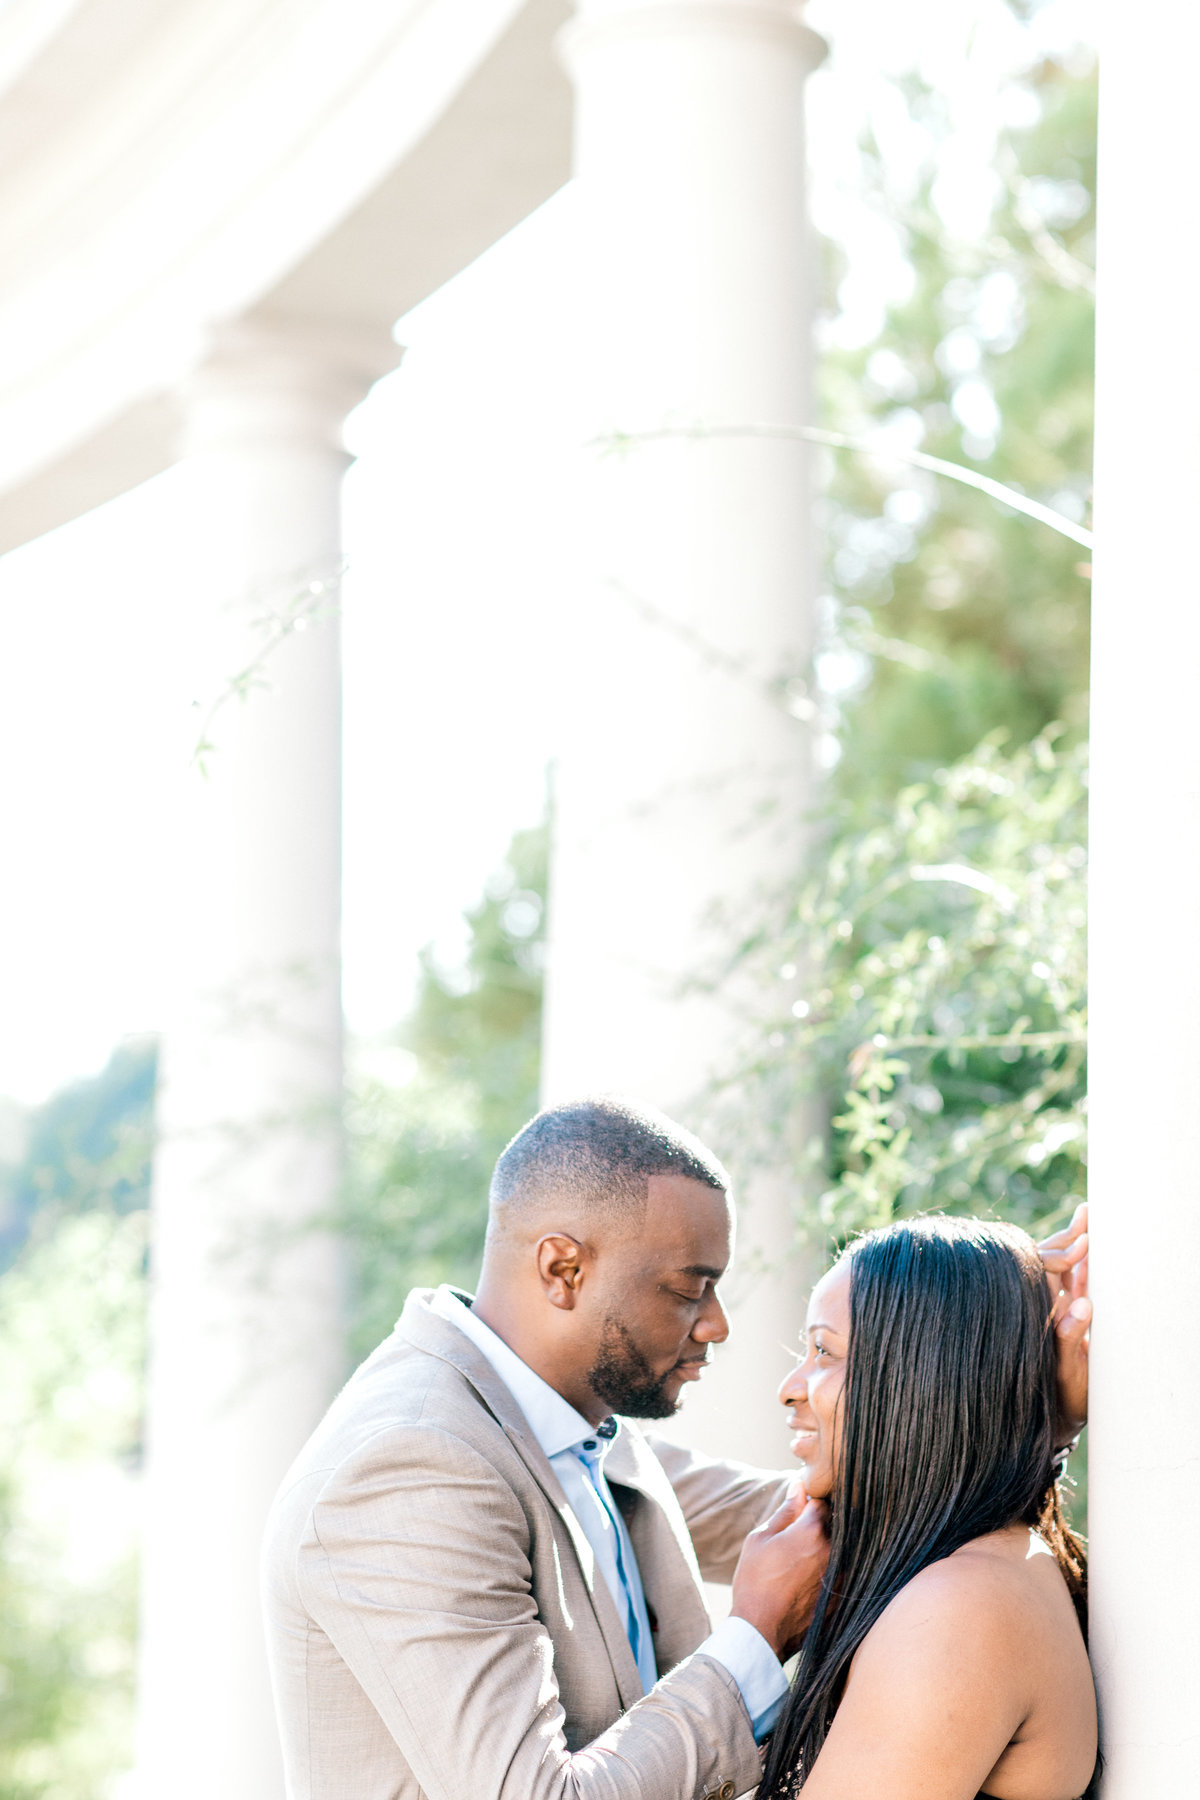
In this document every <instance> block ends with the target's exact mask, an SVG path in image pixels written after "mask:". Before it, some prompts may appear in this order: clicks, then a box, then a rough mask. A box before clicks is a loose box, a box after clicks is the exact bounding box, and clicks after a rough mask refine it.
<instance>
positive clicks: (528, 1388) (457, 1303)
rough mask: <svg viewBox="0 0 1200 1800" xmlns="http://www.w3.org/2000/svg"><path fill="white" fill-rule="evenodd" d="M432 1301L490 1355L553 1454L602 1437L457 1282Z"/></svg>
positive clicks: (544, 1449)
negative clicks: (456, 1288) (483, 1315)
mask: <svg viewBox="0 0 1200 1800" xmlns="http://www.w3.org/2000/svg"><path fill="white" fill-rule="evenodd" d="M430 1306H431V1309H432V1311H434V1312H435V1313H437V1315H438V1317H439V1318H442V1319H446V1320H448V1321H449V1322H450V1324H452V1325H457V1326H458V1329H459V1330H460V1331H461V1332H463V1333H464V1334H465V1335H466V1336H467V1337H469V1338H470V1340H471V1342H472V1343H473V1344H474V1346H475V1348H476V1349H477V1350H478V1351H479V1352H480V1354H481V1355H482V1356H486V1358H487V1360H488V1362H489V1363H490V1364H491V1365H492V1368H493V1369H494V1370H495V1371H496V1373H497V1375H498V1376H499V1377H500V1379H501V1381H502V1382H503V1383H504V1385H505V1387H506V1388H507V1389H508V1391H509V1393H510V1394H511V1395H512V1397H513V1399H514V1400H515V1401H516V1403H517V1405H518V1406H519V1407H520V1409H521V1411H522V1412H523V1413H524V1415H525V1417H526V1419H527V1420H528V1423H529V1428H530V1430H531V1431H532V1432H533V1435H534V1437H535V1438H536V1439H537V1441H538V1443H539V1444H540V1446H541V1448H542V1452H543V1454H544V1455H545V1457H546V1459H547V1460H549V1459H550V1458H551V1457H554V1456H558V1455H560V1454H561V1452H562V1451H564V1450H573V1449H576V1448H577V1447H578V1446H579V1445H580V1444H581V1443H583V1442H584V1441H585V1440H587V1439H594V1438H596V1430H595V1428H594V1426H591V1425H589V1424H588V1422H587V1420H586V1419H585V1418H584V1416H583V1414H582V1413H579V1412H576V1410H575V1408H574V1407H573V1406H572V1405H571V1403H570V1402H569V1401H568V1400H564V1399H563V1397H562V1395H561V1394H560V1393H558V1391H557V1390H556V1389H555V1388H552V1387H551V1386H550V1383H549V1382H548V1381H543V1380H542V1377H541V1376H540V1375H538V1374H535V1372H534V1371H533V1370H532V1369H531V1368H530V1367H529V1364H528V1363H527V1362H523V1361H522V1359H521V1358H520V1357H519V1356H518V1355H517V1353H516V1351H515V1350H513V1349H511V1348H510V1347H509V1345H508V1344H506V1343H505V1342H504V1339H503V1338H502V1337H497V1335H496V1333H495V1332H494V1331H493V1330H492V1328H491V1326H490V1325H485V1324H484V1322H483V1320H482V1319H481V1318H480V1317H479V1316H478V1314H476V1313H474V1312H472V1310H471V1308H470V1306H469V1305H468V1304H467V1303H466V1301H465V1300H464V1299H463V1297H462V1296H461V1295H459V1294H457V1293H455V1291H454V1289H453V1288H451V1287H445V1286H443V1287H440V1288H438V1290H437V1292H436V1294H435V1295H434V1297H433V1299H432V1301H431V1302H430ZM614 1437H615V1434H614ZM613 1441H614V1440H613V1439H612V1438H610V1439H609V1440H608V1441H607V1443H606V1442H605V1440H604V1439H603V1438H601V1439H600V1440H599V1442H600V1443H601V1444H603V1445H604V1448H605V1449H607V1448H608V1444H610V1443H612V1442H613Z"/></svg>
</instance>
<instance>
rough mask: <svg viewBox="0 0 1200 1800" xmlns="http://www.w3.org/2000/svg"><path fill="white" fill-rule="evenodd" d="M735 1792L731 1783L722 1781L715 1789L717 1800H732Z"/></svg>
mask: <svg viewBox="0 0 1200 1800" xmlns="http://www.w3.org/2000/svg"><path fill="white" fill-rule="evenodd" d="M736 1792H737V1789H736V1788H735V1787H734V1785H733V1783H732V1781H723V1782H722V1783H721V1785H720V1787H719V1788H718V1789H717V1800H733V1796H734V1795H735V1794H736Z"/></svg>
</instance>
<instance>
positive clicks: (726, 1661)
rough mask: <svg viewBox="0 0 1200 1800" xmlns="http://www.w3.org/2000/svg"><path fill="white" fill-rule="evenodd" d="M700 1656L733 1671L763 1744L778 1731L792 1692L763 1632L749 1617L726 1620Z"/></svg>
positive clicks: (752, 1722)
mask: <svg viewBox="0 0 1200 1800" xmlns="http://www.w3.org/2000/svg"><path fill="white" fill-rule="evenodd" d="M696 1655H697V1656H711V1657H714V1658H715V1659H716V1661H717V1662H719V1663H720V1664H721V1665H722V1667H723V1668H726V1669H728V1670H729V1673H730V1674H731V1675H732V1676H733V1679H734V1680H735V1681H736V1682H737V1684H738V1687H739V1688H740V1689H741V1692H742V1699H743V1700H744V1701H745V1703H746V1711H747V1712H748V1713H749V1714H750V1723H751V1725H752V1726H753V1727H754V1741H755V1743H756V1744H761V1743H762V1741H763V1739H764V1738H765V1737H767V1736H768V1735H769V1733H770V1732H772V1731H774V1729H775V1723H776V1721H777V1719H778V1718H779V1715H780V1713H781V1712H782V1710H783V1703H784V1700H785V1699H786V1698H787V1691H788V1684H787V1677H786V1676H785V1674H784V1672H783V1667H782V1665H781V1663H780V1661H779V1658H778V1657H777V1656H776V1654H775V1652H774V1651H773V1650H772V1648H771V1646H770V1644H768V1642H767V1640H766V1638H765V1637H764V1636H763V1634H762V1632H761V1631H756V1630H755V1629H754V1626H753V1625H751V1623H750V1621H749V1620H748V1619H735V1618H729V1619H725V1620H723V1621H722V1623H721V1624H720V1625H718V1626H717V1629H716V1630H715V1631H714V1632H712V1633H711V1634H710V1636H708V1637H706V1638H705V1640H704V1642H703V1643H702V1644H701V1646H700V1648H699V1649H698V1650H697V1652H696Z"/></svg>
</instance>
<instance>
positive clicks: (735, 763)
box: [545, 0, 823, 1460]
mask: <svg viewBox="0 0 1200 1800" xmlns="http://www.w3.org/2000/svg"><path fill="white" fill-rule="evenodd" d="M798 13H799V8H798V7H797V6H796V5H794V4H791V3H790V0H580V4H579V6H578V9H577V15H576V17H575V19H574V20H573V22H572V23H571V24H570V26H568V28H567V30H566V32H565V34H564V39H563V47H564V53H565V56H566V60H567V63H568V66H569V68H570V71H571V73H572V76H573V78H574V82H575V89H576V97H577V124H576V167H577V172H578V175H579V178H580V183H581V191H582V198H583V202H584V207H585V210H586V217H587V221H588V232H589V269H588V283H587V285H588V288H589V291H590V310H589V319H590V335H589V341H588V344H587V350H586V354H587V355H588V357H589V358H591V359H593V361H594V375H595V382H594V399H593V402H592V413H593V417H594V421H595V431H596V433H597V435H598V436H599V438H600V439H601V446H600V448H599V449H598V450H596V451H595V452H594V453H593V466H592V469H591V471H590V474H589V482H590V486H591V490H592V492H591V502H590V506H589V513H590V518H591V521H592V539H593V541H592V542H591V544H590V545H589V546H588V552H587V555H588V561H589V563H590V590H589V593H588V596H587V605H586V607H585V609H584V615H583V622H582V624H581V626H580V630H579V637H578V640H577V643H576V648H575V654H574V657H573V662H572V666H571V668H570V671H569V683H570V688H569V696H570V710H571V714H572V719H571V725H570V731H569V738H568V742H567V744H566V747H565V749H564V752H563V756H562V761H561V767H560V773H559V780H558V784H557V794H556V803H557V804H556V829H555V838H556V841H555V851H554V860H553V869H552V880H551V902H550V906H551V913H550V931H551V948H550V960H549V971H548V994H547V1017H546V1035H545V1067H546V1080H545V1091H546V1095H547V1098H549V1099H558V1098H561V1097H563V1096H565V1095H568V1094H571V1093H578V1092H580V1091H586V1090H594V1089H598V1088H608V1089H617V1090H620V1091H623V1092H626V1093H631V1094H633V1095H635V1096H638V1097H641V1098H643V1099H645V1100H649V1101H652V1102H656V1103H658V1104H660V1105H662V1106H664V1107H666V1108H668V1109H670V1110H674V1111H676V1112H678V1113H679V1115H680V1116H681V1117H683V1118H684V1119H685V1120H686V1121H687V1122H689V1123H693V1124H694V1125H695V1126H696V1127H697V1128H698V1129H701V1130H707V1131H709V1133H710V1135H711V1136H712V1138H713V1141H714V1143H715V1145H716V1147H718V1148H721V1147H726V1146H727V1143H732V1144H733V1148H734V1150H736V1151H737V1152H738V1158H737V1160H738V1162H739V1163H740V1164H741V1165H742V1172H743V1173H744V1172H745V1157H744V1155H743V1154H742V1146H741V1145H739V1144H738V1143H737V1141H736V1139H735V1138H733V1137H732V1135H731V1134H730V1133H729V1132H728V1131H725V1132H723V1131H722V1129H721V1126H720V1124H719V1123H716V1122H715V1121H716V1119H717V1116H718V1114H719V1111H720V1109H719V1108H718V1107H717V1106H714V1105H713V1104H712V1102H711V1099H710V1098H708V1097H707V1089H708V1086H709V1083H710V1081H711V1080H712V1078H713V1077H714V1076H716V1075H719V1074H721V1073H723V1072H725V1071H727V1070H728V1069H729V1068H730V1066H731V1065H732V1064H733V1063H734V1062H735V1060H736V1058H737V1056H738V1054H739V1051H740V1049H741V1047H742V1045H743V1043H744V1042H745V1041H746V1039H747V1035H748V1034H747V1031H746V1022H747V1010H748V1009H749V1011H750V1013H751V1014H753V1013H754V1012H755V1011H756V1010H758V1009H759V1001H758V999H757V997H756V996H754V995H753V994H752V993H751V992H750V991H749V990H748V989H747V988H746V986H745V984H744V983H741V982H739V981H736V980H729V979H726V978H725V976H724V968H723V965H724V963H725V961H726V960H727V959H728V957H729V954H730V952H731V951H732V949H733V948H734V946H735V945H736V944H737V943H738V941H739V939H740V937H741V935H742V934H743V933H745V932H747V931H749V930H751V929H753V926H754V924H755V923H756V922H757V910H756V909H757V905H758V901H759V898H760V896H761V894H762V893H763V892H766V891H771V890H774V889H776V888H778V886H779V885H780V884H781V883H782V881H783V880H784V879H785V878H786V877H787V876H788V875H793V874H795V872H796V871H797V869H798V867H799V862H800V843H801V835H802V821H803V815H804V810H805V805H806V800H807V796H808V793H809V762H810V736H811V719H810V717H808V716H807V715H810V714H811V706H810V704H809V702H808V700H807V695H806V691H805V686H804V684H805V683H806V681H807V678H808V661H809V654H810V605H811V594H812V578H811V568H812V564H813V560H814V559H813V534H812V525H811V519H810V505H809V493H808V483H807V460H808V459H807V456H806V453H805V449H804V447H803V445H802V444H801V443H800V442H798V441H797V439H796V438H795V437H794V436H791V437H789V436H788V435H787V433H788V432H789V431H791V432H794V431H795V429H796V428H798V427H800V426H802V425H804V424H805V423H807V422H808V419H809V412H808V390H809V360H810V342H809V311H810V286H811V282H812V273H813V258H812V255H811V253H810V248H809V238H808V229H807V224H806V208H805V155H804V82H805V78H806V76H807V74H808V73H809V71H810V70H811V69H812V68H813V67H815V65H816V63H817V62H818V61H819V60H820V56H821V54H822V52H823V45H822V44H821V41H820V39H818V38H816V37H815V36H814V34H813V33H812V32H810V31H809V30H808V29H807V28H806V27H805V26H803V25H802V24H801V23H800V21H799V17H798ZM664 428H665V429H666V430H667V431H668V432H673V431H676V430H678V431H681V432H682V433H683V434H684V435H681V436H666V437H662V436H656V437H652V438H651V439H650V441H642V440H641V438H640V434H643V433H652V434H653V433H661V432H662V431H663V430H664ZM772 432H776V433H779V432H781V433H782V435H771V433H772ZM612 434H630V437H631V440H632V441H629V442H628V443H627V445H626V447H625V448H623V449H620V450H617V451H616V452H606V450H605V448H604V441H605V440H606V439H608V438H610V437H611V436H612ZM739 434H740V435H739ZM756 434H757V435H756ZM705 982H707V983H708V984H709V988H708V991H705V992H696V991H689V989H690V986H691V984H694V983H705ZM792 1192H793V1190H792V1189H791V1187H790V1185H789V1183H788V1182H787V1181H782V1182H781V1181H779V1180H778V1179H774V1178H772V1177H760V1178H758V1179H757V1180H755V1181H753V1182H751V1183H744V1184H743V1198H744V1199H746V1200H747V1201H748V1205H747V1207H746V1209H745V1213H744V1219H743V1227H744V1229H743V1245H742V1250H741V1252H740V1253H739V1260H740V1261H741V1262H742V1264H743V1274H742V1277H741V1280H740V1288H739V1284H738V1283H737V1282H735V1283H734V1285H733V1287H732V1289H731V1292H733V1293H734V1295H735V1296H736V1295H737V1294H738V1293H739V1292H740V1294H741V1302H742V1303H741V1304H740V1305H739V1306H738V1307H737V1309H736V1310H737V1317H736V1319H735V1334H736V1337H737V1338H738V1339H739V1340H740V1351H739V1350H735V1349H734V1348H733V1347H732V1346H731V1349H730V1351H729V1352H728V1354H727V1355H726V1357H725V1358H724V1367H723V1369H722V1370H721V1371H719V1372H715V1373H714V1374H713V1375H710V1376H709V1377H707V1378H706V1382H705V1384H704V1386H703V1389H702V1391H701V1392H699V1393H698V1394H697V1395H695V1396H691V1397H689V1403H688V1409H687V1414H686V1416H685V1420H684V1421H683V1423H684V1425H685V1426H686V1428H687V1430H688V1432H689V1435H691V1436H694V1437H697V1438H699V1439H702V1440H703V1439H708V1440H709V1441H716V1442H720V1443H721V1444H722V1446H723V1447H725V1448H726V1449H728V1450H730V1451H735V1452H736V1451H741V1452H742V1453H744V1454H748V1455H755V1456H760V1457H770V1458H772V1459H774V1460H777V1459H778V1458H780V1457H781V1456H782V1455H783V1453H784V1449H785V1440H784V1437H783V1433H782V1428H781V1426H780V1425H779V1424H778V1423H777V1421H776V1416H775V1415H776V1413H777V1412H778V1408H777V1407H776V1406H775V1404H774V1402H773V1399H771V1398H770V1396H769V1388H770V1386H771V1382H770V1378H769V1374H764V1371H768V1372H769V1371H770V1370H772V1369H776V1370H777V1372H778V1373H779V1374H782V1372H783V1368H784V1367H785V1362H784V1359H783V1356H782V1353H781V1352H780V1350H779V1347H778V1346H779V1343H780V1342H781V1341H782V1340H784V1339H788V1340H791V1341H794V1339H795V1333H796V1328H797V1325H798V1322H799V1319H800V1316H801V1314H802V1310H803V1305H802V1297H801V1293H800V1288H801V1281H800V1277H799V1276H798V1274H797V1272H796V1271H795V1269H794V1268H786V1269H784V1268H781V1267H780V1266H779V1250H780V1247H781V1245H783V1244H784V1243H785V1242H786V1241H787V1240H788V1239H789V1238H790V1236H791V1221H790V1218H789V1216H788V1202H789V1199H790V1198H791V1196H792ZM764 1251H765V1252H767V1253H768V1254H769V1255H770V1257H771V1258H772V1259H773V1260H774V1261H775V1263H776V1268H775V1270H774V1272H773V1274H763V1273H761V1272H759V1273H758V1274H753V1273H752V1271H751V1267H750V1265H751V1264H752V1263H753V1262H754V1261H755V1260H756V1257H755V1253H761V1252H764Z"/></svg>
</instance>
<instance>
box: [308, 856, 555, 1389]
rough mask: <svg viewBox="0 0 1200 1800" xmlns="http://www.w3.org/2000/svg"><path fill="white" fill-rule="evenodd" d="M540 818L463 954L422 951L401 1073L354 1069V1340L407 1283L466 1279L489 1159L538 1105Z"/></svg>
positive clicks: (387, 1318) (388, 1316) (377, 1326)
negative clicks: (450, 963) (449, 963)
mask: <svg viewBox="0 0 1200 1800" xmlns="http://www.w3.org/2000/svg"><path fill="white" fill-rule="evenodd" d="M547 835H548V834H547V831H546V828H545V827H544V826H540V827H538V828H536V829H534V830H531V831H523V832H519V833H518V834H517V836H516V837H515V838H514V839H513V841H512V845H511V846H510V849H509V852H508V858H507V861H506V863H505V865H504V867H503V868H501V869H500V870H498V871H497V873H496V874H495V875H494V876H493V877H492V879H491V880H490V881H489V882H488V884H487V890H486V893H485V895H484V897H483V899H482V900H481V901H480V903H479V904H478V905H477V906H476V907H474V908H473V909H472V910H471V911H470V912H468V914H467V915H466V918H467V925H468V928H469V946H468V950H467V955H466V959H465V962H464V964H463V966H462V967H461V968H458V969H453V970H448V969H443V968H440V967H439V966H438V964H437V962H436V961H435V959H434V957H433V956H432V954H431V953H430V952H428V951H426V952H425V953H424V955H423V956H422V958H421V980H420V987H419V990H418V995H417V1001H416V1005H415V1007H414V1009H413V1012H412V1015H411V1016H410V1018H409V1019H408V1021H407V1022H406V1024H405V1025H404V1026H403V1027H402V1028H401V1030H400V1032H399V1033H398V1034H397V1041H398V1045H399V1047H400V1048H401V1049H402V1050H403V1051H406V1052H407V1053H408V1057H407V1061H408V1068H407V1079H405V1080H403V1081H401V1082H396V1081H395V1080H385V1079H382V1078H381V1077H380V1076H378V1075H372V1074H370V1073H365V1074H361V1075H359V1076H358V1077H357V1078H353V1079H352V1081H351V1088H350V1100H349V1108H348V1120H347V1123H348V1132H349V1177H348V1183H347V1195H346V1203H345V1209H344V1218H343V1223H344V1227H345V1229H346V1231H347V1233H348V1236H349V1239H350V1243H351V1247H352V1251H353V1254H354V1260H355V1267H356V1271H357V1282H356V1305H355V1311H354V1316H353V1319H352V1345H351V1347H352V1349H353V1350H354V1352H355V1353H356V1354H358V1355H362V1354H365V1352H366V1351H368V1350H370V1349H371V1348H373V1346H374V1345H375V1344H376V1343H378V1341H379V1340H380V1338H382V1337H384V1336H385V1335H386V1334H387V1332H389V1331H390V1330H391V1328H392V1326H393V1324H394V1323H395V1321H396V1317H397V1314H398V1313H399V1311H400V1307H401V1305H402V1304H403V1301H404V1296H405V1294H406V1293H407V1292H408V1290H409V1289H410V1288H411V1287H415V1286H429V1285H434V1284H436V1283H438V1282H442V1281H454V1282H457V1283H459V1284H461V1285H465V1286H470V1285H472V1283H473V1281H474V1278H475V1275H476V1274H477V1272H478V1267H479V1258H480V1253H481V1251H482V1248H483V1233H484V1226H485V1223H486V1218H487V1190H488V1180H489V1178H490V1176H491V1172H492V1166H493V1164H494V1163H495V1160H496V1158H497V1156H498V1155H499V1154H500V1151H501V1150H502V1149H503V1148H504V1145H505V1144H506V1143H507V1142H508V1140H509V1138H510V1137H511V1136H512V1135H513V1133H514V1132H515V1131H516V1130H518V1129H519V1127H520V1126H521V1125H523V1124H524V1122H525V1120H526V1119H528V1118H529V1117H530V1115H531V1114H532V1113H534V1112H536V1111H537V1105H538V1075H539V1064H540V1041H541V1012H542V952H543V943H544V924H543V919H544V910H545V895H546V859H547Z"/></svg>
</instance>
